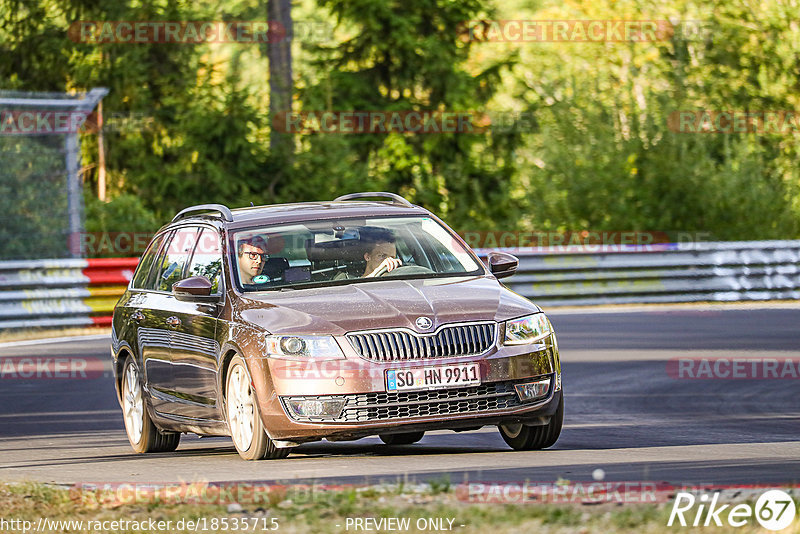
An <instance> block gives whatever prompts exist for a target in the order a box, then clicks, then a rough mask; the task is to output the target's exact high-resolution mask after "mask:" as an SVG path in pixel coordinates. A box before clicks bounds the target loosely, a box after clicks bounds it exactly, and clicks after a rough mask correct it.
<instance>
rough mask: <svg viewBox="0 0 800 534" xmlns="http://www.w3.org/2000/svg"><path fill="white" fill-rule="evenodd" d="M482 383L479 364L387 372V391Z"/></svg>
mask: <svg viewBox="0 0 800 534" xmlns="http://www.w3.org/2000/svg"><path fill="white" fill-rule="evenodd" d="M480 383H481V373H480V367H479V366H478V364H477V363H467V364H463V365H441V366H437V367H418V368H416V369H389V370H388V371H386V391H408V390H412V389H436V388H441V387H445V388H449V387H456V386H475V385H479V384H480Z"/></svg>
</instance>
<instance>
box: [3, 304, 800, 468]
mask: <svg viewBox="0 0 800 534" xmlns="http://www.w3.org/2000/svg"><path fill="white" fill-rule="evenodd" d="M551 320H552V322H553V324H554V326H555V328H556V331H557V333H558V335H559V345H560V348H561V354H562V361H563V377H564V378H563V382H564V388H565V398H566V419H565V426H564V430H563V432H562V434H561V438H560V439H559V441H558V443H557V444H556V445H555V447H553V448H552V449H550V450H546V451H531V452H514V451H512V450H510V449H509V448H508V447H507V446H506V444H505V443H504V442H503V441H502V439H501V438H500V435H499V433H498V432H497V430H496V428H494V427H485V428H483V429H481V430H479V431H474V432H466V433H458V434H457V433H454V432H449V431H442V432H434V433H428V434H427V435H426V436H425V438H424V439H423V440H422V441H421V442H420V443H418V444H415V445H410V446H402V447H387V446H385V445H383V444H382V443H381V442H380V441H379V440H378V439H377V438H365V439H362V440H359V441H355V442H339V443H328V442H321V443H315V444H306V445H303V446H301V447H298V448H296V449H294V451H293V452H292V454H291V455H290V456H289V457H288V458H286V459H283V460H278V461H262V462H256V463H253V462H245V461H243V460H240V459H239V456H238V455H237V453H236V451H235V450H234V448H233V445H232V443H231V442H230V440H229V439H227V438H204V439H200V438H197V437H194V436H184V437H183V439H182V441H181V445H180V447H179V448H178V450H177V451H176V452H175V453H169V454H153V455H137V454H134V453H133V451H132V450H131V448H130V446H129V445H128V442H127V439H126V437H125V431H124V426H123V422H122V415H121V411H120V409H119V405H118V404H117V401H116V399H115V396H114V388H113V383H112V380H111V377H110V374H109V373H110V365H109V362H110V356H109V344H108V340H107V339H96V338H93V339H87V338H84V339H73V340H69V341H67V340H62V341H56V342H48V343H37V344H32V345H31V344H22V345H20V344H17V345H8V344H6V345H0V364H1V363H2V361H3V360H2V358H5V357H9V356H29V357H48V356H53V357H54V356H60V357H66V358H97V359H98V360H99V361H101V362H103V366H104V368H105V370H106V371H107V372H106V373H105V375H104V374H103V373H102V372H100V373H99V375H100V376H98V377H97V378H92V379H82V380H75V379H28V380H25V379H7V378H3V379H2V380H0V481H13V480H36V481H43V482H55V483H63V484H71V483H76V482H147V483H173V482H190V481H220V482H222V481H225V482H230V481H281V482H290V481H294V482H310V481H315V482H319V483H365V482H366V483H377V482H380V481H384V482H396V481H397V480H398V479H400V480H405V481H417V482H422V481H426V480H441V479H442V478H447V479H449V480H450V481H451V482H453V483H461V482H464V481H469V482H477V481H484V482H488V481H494V482H501V481H525V480H529V481H553V480H556V479H558V478H559V477H560V478H564V479H569V480H573V481H586V480H591V479H592V471H593V470H595V469H597V468H602V469H603V470H604V471H605V473H606V480H607V481H663V482H668V483H674V484H695V483H711V484H756V483H770V484H779V483H780V484H790V483H798V482H800V387H799V386H800V380H798V379H780V380H778V379H737V380H725V379H700V380H689V379H678V378H675V377H673V376H670V374H669V373H668V372H667V361H668V360H670V359H672V358H687V357H694V356H698V357H706V356H717V357H719V356H724V357H728V358H733V357H740V358H751V359H760V358H787V357H788V358H794V359H795V368H796V366H797V361H800V307H798V306H796V305H794V306H793V305H787V306H786V307H785V308H783V307H781V306H780V305H779V306H777V307H776V306H772V307H764V308H762V307H752V306H751V307H748V308H745V309H727V308H722V309H716V308H708V309H706V308H698V307H677V308H666V307H659V308H647V309H638V310H628V311H616V310H615V311H600V312H598V311H592V312H586V311H577V312H576V311H554V312H553V313H551Z"/></svg>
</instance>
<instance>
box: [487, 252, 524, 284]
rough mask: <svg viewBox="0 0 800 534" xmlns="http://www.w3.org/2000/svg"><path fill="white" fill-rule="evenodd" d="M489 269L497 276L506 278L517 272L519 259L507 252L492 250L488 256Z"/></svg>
mask: <svg viewBox="0 0 800 534" xmlns="http://www.w3.org/2000/svg"><path fill="white" fill-rule="evenodd" d="M486 261H487V263H488V264H489V271H490V272H491V273H492V274H493V275H494V276H495V277H496V278H506V277H508V276H511V275H513V274H514V273H516V272H517V267H518V266H519V259H518V258H517V257H516V256H512V255H511V254H506V253H505V252H490V253H489V255H488V256H487V257H486Z"/></svg>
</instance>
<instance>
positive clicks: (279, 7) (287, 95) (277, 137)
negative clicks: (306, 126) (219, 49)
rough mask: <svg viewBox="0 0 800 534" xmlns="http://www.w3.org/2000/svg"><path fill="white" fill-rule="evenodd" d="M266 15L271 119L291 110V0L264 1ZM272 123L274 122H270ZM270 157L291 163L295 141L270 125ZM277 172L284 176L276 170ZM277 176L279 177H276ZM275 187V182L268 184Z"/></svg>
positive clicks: (285, 164)
mask: <svg viewBox="0 0 800 534" xmlns="http://www.w3.org/2000/svg"><path fill="white" fill-rule="evenodd" d="M267 17H268V19H269V22H270V29H271V30H276V31H274V32H271V33H270V35H271V38H270V42H269V43H268V45H267V58H268V59H269V91H270V96H269V112H270V120H271V121H275V118H276V117H277V116H278V114H279V113H280V112H290V111H291V110H292V87H293V84H292V40H293V37H294V32H293V29H292V4H291V0H267ZM273 124H274V122H273ZM269 147H270V151H271V152H272V156H273V157H274V158H276V160H277V161H278V162H279V165H280V166H281V167H284V166H288V165H290V164H291V159H292V154H293V152H294V140H293V139H292V135H291V134H290V133H283V132H276V131H275V128H274V127H273V128H272V132H271V134H270V141H269ZM278 174H279V175H283V174H284V173H283V172H282V171H279V173H278ZM275 178H276V179H277V178H278V176H276V177H275ZM270 185H271V187H270V189H273V188H274V185H275V184H274V183H273V184H270Z"/></svg>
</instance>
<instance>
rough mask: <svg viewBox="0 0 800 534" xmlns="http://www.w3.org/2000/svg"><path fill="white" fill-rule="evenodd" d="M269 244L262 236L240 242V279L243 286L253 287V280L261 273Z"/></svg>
mask: <svg viewBox="0 0 800 534" xmlns="http://www.w3.org/2000/svg"><path fill="white" fill-rule="evenodd" d="M266 250H267V242H266V241H265V240H264V238H262V237H260V236H253V237H250V238H248V239H244V240H242V241H239V250H238V253H239V254H238V256H239V279H240V280H241V281H242V284H243V285H252V284H254V283H255V282H253V278H254V277H256V276H258V275H259V274H260V273H261V268H262V266H263V265H264V258H265V257H266V253H265V251H266Z"/></svg>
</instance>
